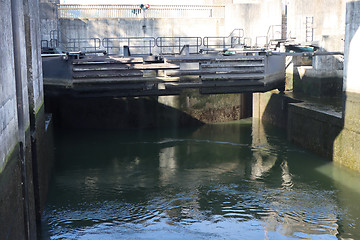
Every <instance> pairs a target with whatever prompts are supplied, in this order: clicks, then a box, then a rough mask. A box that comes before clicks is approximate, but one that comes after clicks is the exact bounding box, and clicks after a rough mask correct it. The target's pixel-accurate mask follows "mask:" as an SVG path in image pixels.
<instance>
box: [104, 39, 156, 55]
mask: <svg viewBox="0 0 360 240" xmlns="http://www.w3.org/2000/svg"><path fill="white" fill-rule="evenodd" d="M155 41H156V40H155V38H154V37H115V38H104V39H103V40H102V46H103V47H104V48H105V49H106V52H107V53H108V54H110V55H113V54H120V55H121V54H124V52H123V49H124V46H127V47H128V48H129V49H130V50H131V53H132V55H136V54H146V55H151V54H152V51H153V49H154V47H155Z"/></svg>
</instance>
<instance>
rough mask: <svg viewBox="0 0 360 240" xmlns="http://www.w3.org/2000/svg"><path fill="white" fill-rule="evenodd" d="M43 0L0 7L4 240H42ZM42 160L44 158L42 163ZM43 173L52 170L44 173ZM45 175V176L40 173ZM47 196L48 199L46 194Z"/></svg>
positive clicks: (0, 224)
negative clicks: (39, 239) (39, 223)
mask: <svg viewBox="0 0 360 240" xmlns="http://www.w3.org/2000/svg"><path fill="white" fill-rule="evenodd" d="M37 4H38V1H37V0H22V1H19V0H5V1H1V2H0V23H1V26H2V34H1V35H0V41H1V42H2V43H3V44H1V45H0V52H1V55H0V66H1V68H0V205H1V208H0V239H9V240H10V239H37V225H36V222H37V221H40V218H39V217H38V218H36V214H35V212H36V211H38V209H37V208H38V206H39V204H38V203H37V200H36V197H35V195H36V189H37V188H39V184H42V181H38V179H37V175H36V174H34V168H33V167H34V165H33V163H34V161H33V160H34V159H36V161H38V162H39V163H43V162H44V160H45V161H46V162H51V161H50V158H48V157H44V156H41V155H39V154H37V155H39V156H40V157H37V155H36V154H35V155H36V156H35V155H34V152H35V151H38V152H41V149H39V148H34V145H33V144H32V142H31V137H32V136H35V138H34V139H36V140H38V141H41V139H43V138H44V135H45V133H44V130H43V131H39V132H38V130H39V129H38V128H37V127H36V126H34V125H35V124H34V122H36V121H42V120H41V118H39V117H38V116H39V114H38V113H39V112H40V111H41V109H43V89H42V69H41V58H40V42H39V13H38V12H36V11H38V5H37ZM41 157H42V158H41ZM41 171H46V172H48V171H47V170H45V169H41ZM39 175H41V172H39ZM42 194H46V192H45V191H43V192H42Z"/></svg>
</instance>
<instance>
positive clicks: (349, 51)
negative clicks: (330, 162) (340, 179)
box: [334, 0, 360, 171]
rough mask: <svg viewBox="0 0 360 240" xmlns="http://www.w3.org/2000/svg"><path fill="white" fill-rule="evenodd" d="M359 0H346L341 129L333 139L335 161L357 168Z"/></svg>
mask: <svg viewBox="0 0 360 240" xmlns="http://www.w3.org/2000/svg"><path fill="white" fill-rule="evenodd" d="M359 54H360V1H354V0H352V1H350V0H348V1H346V36H345V66H344V67H345V73H344V111H343V124H344V127H343V130H342V131H341V133H340V134H339V136H338V137H337V138H336V141H335V149H334V155H335V161H336V162H338V163H340V164H342V165H345V166H347V167H349V168H352V169H354V170H357V171H360V151H359V150H358V149H359V147H360V133H359V129H360V119H359V116H360V84H359V60H358V58H359Z"/></svg>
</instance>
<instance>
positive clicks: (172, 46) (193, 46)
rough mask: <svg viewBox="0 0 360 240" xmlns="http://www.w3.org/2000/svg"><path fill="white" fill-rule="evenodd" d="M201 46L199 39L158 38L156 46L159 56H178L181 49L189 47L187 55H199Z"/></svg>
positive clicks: (200, 39)
mask: <svg viewBox="0 0 360 240" xmlns="http://www.w3.org/2000/svg"><path fill="white" fill-rule="evenodd" d="M201 44H202V38H201V37H158V38H156V46H157V47H158V48H159V49H160V54H180V52H181V49H182V48H183V47H184V46H185V45H188V46H189V53H199V50H200V47H201Z"/></svg>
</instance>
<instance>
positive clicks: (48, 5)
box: [39, 0, 59, 47]
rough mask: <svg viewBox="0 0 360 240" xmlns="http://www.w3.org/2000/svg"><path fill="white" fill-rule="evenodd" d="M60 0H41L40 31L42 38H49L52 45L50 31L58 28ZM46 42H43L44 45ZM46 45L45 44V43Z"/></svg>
mask: <svg viewBox="0 0 360 240" xmlns="http://www.w3.org/2000/svg"><path fill="white" fill-rule="evenodd" d="M58 3H59V0H41V1H40V3H39V8H40V11H39V12H40V31H41V40H47V41H48V44H49V47H50V42H49V41H50V39H51V36H50V32H51V31H52V30H57V29H58V18H57V8H56V4H58ZM44 44H45V43H43V45H44ZM44 47H45V45H44Z"/></svg>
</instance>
